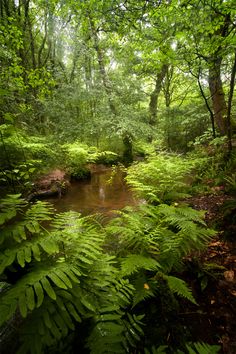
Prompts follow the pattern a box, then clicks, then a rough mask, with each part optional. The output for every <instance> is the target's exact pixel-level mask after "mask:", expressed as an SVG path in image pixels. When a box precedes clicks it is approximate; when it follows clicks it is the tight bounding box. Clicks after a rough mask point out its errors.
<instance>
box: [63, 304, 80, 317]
mask: <svg viewBox="0 0 236 354" xmlns="http://www.w3.org/2000/svg"><path fill="white" fill-rule="evenodd" d="M66 307H67V309H68V312H69V313H70V315H72V316H73V317H74V319H75V320H76V321H77V322H82V320H81V317H80V316H79V314H78V313H77V311H76V309H75V307H74V305H73V304H72V303H71V302H69V303H67V304H66Z"/></svg>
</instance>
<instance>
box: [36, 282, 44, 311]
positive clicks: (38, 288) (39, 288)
mask: <svg viewBox="0 0 236 354" xmlns="http://www.w3.org/2000/svg"><path fill="white" fill-rule="evenodd" d="M34 291H35V294H36V296H37V307H40V306H41V305H42V303H43V299H44V292H43V288H42V285H41V284H40V282H36V283H34Z"/></svg>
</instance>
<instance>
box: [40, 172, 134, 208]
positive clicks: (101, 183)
mask: <svg viewBox="0 0 236 354" xmlns="http://www.w3.org/2000/svg"><path fill="white" fill-rule="evenodd" d="M111 174H112V170H111V169H110V168H107V169H102V170H97V171H94V172H93V173H92V176H91V179H90V180H86V181H75V182H72V183H71V186H70V188H69V190H68V192H67V193H66V194H65V195H64V196H62V198H61V199H59V198H50V199H47V200H48V201H49V202H51V203H52V204H53V205H54V206H55V208H56V210H57V211H58V212H64V211H69V210H73V211H77V212H80V213H82V214H83V215H88V214H93V213H105V214H106V213H107V212H110V211H112V210H118V209H122V208H124V207H125V206H127V205H136V204H137V202H138V201H137V199H135V198H134V196H133V194H132V192H131V191H130V190H129V188H128V186H127V185H126V183H125V181H124V175H123V173H122V172H121V171H119V170H118V171H117V173H116V174H115V176H114V177H113V179H112V182H111V183H110V182H109V179H110V177H111Z"/></svg>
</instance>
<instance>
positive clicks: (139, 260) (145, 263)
mask: <svg viewBox="0 0 236 354" xmlns="http://www.w3.org/2000/svg"><path fill="white" fill-rule="evenodd" d="M158 268H161V265H160V264H159V263H158V262H157V261H156V260H155V259H152V258H150V257H145V256H142V255H139V254H131V255H128V256H127V257H126V258H125V259H123V260H122V261H121V274H122V275H123V276H126V275H130V274H133V273H135V272H137V271H138V270H139V269H145V270H156V269H158Z"/></svg>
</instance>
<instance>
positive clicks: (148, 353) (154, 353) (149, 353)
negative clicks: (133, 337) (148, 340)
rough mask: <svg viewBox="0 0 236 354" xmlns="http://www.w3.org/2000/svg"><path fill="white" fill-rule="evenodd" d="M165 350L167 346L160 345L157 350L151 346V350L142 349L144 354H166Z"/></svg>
mask: <svg viewBox="0 0 236 354" xmlns="http://www.w3.org/2000/svg"><path fill="white" fill-rule="evenodd" d="M167 349H168V346H167V345H161V346H160V347H158V348H155V347H154V346H152V348H151V350H148V349H147V348H144V354H166V352H167Z"/></svg>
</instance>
